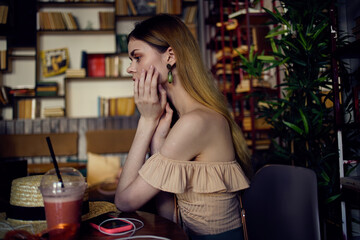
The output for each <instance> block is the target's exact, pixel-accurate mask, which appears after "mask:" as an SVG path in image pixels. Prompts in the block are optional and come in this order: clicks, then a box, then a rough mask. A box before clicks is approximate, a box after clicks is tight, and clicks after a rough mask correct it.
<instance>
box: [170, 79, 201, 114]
mask: <svg viewBox="0 0 360 240" xmlns="http://www.w3.org/2000/svg"><path fill="white" fill-rule="evenodd" d="M165 85H166V86H164V87H165V89H166V92H167V96H168V98H169V100H170V101H171V102H172V104H173V105H174V107H175V108H176V111H177V112H178V114H179V116H180V117H181V115H183V114H186V113H187V112H190V111H192V110H194V109H195V108H198V107H199V106H202V105H201V104H200V103H199V102H197V101H196V100H195V99H194V98H192V97H191V96H190V95H189V93H188V92H186V91H185V89H184V87H183V86H182V84H181V81H180V80H179V78H174V82H173V83H171V84H169V83H167V84H165Z"/></svg>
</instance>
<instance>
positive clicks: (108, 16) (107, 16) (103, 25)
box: [99, 12, 115, 30]
mask: <svg viewBox="0 0 360 240" xmlns="http://www.w3.org/2000/svg"><path fill="white" fill-rule="evenodd" d="M99 22H100V29H101V30H112V29H114V24H115V14H114V12H99Z"/></svg>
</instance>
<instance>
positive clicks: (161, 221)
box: [80, 211, 188, 240]
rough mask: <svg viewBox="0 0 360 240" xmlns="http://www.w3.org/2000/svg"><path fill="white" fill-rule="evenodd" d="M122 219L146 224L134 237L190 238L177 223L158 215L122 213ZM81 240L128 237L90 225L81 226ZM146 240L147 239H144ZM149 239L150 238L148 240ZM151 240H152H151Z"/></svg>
mask: <svg viewBox="0 0 360 240" xmlns="http://www.w3.org/2000/svg"><path fill="white" fill-rule="evenodd" d="M119 217H120V218H136V219H138V220H140V221H142V222H143V223H144V227H143V228H141V229H140V230H137V231H136V232H135V234H134V235H133V236H140V235H153V236H158V237H165V238H169V239H172V240H187V239H188V237H187V236H186V234H185V232H184V231H183V230H182V228H181V227H180V226H179V225H177V224H176V223H174V222H172V221H169V220H167V219H165V218H163V217H160V216H158V215H155V214H152V213H148V212H141V211H137V212H134V213H120V214H119ZM134 223H135V225H136V226H139V224H137V223H136V222H134ZM80 235H81V237H80V239H81V240H86V239H89V240H98V239H101V240H107V239H109V240H111V239H117V238H120V237H125V236H128V235H123V236H108V235H105V234H103V233H101V232H99V231H97V230H96V229H94V228H92V227H90V226H89V225H88V224H83V225H82V226H81V233H80ZM144 239H145V238H144ZM147 239H149V238H147ZM150 239H151V238H150Z"/></svg>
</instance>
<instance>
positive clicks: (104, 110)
mask: <svg viewBox="0 0 360 240" xmlns="http://www.w3.org/2000/svg"><path fill="white" fill-rule="evenodd" d="M134 113H135V102H134V98H133V97H115V98H106V97H98V115H99V117H106V116H131V115H133V114H134Z"/></svg>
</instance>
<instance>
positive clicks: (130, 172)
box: [115, 67, 166, 211]
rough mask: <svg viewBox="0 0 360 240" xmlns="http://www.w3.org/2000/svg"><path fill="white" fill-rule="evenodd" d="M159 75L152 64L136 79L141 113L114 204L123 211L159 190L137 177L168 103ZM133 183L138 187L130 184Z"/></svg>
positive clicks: (136, 92) (139, 203) (136, 100)
mask: <svg viewBox="0 0 360 240" xmlns="http://www.w3.org/2000/svg"><path fill="white" fill-rule="evenodd" d="M158 77H159V74H158V72H157V71H156V70H155V69H154V68H153V67H151V68H150V69H149V71H148V72H147V73H146V72H145V71H143V72H142V74H141V77H140V79H136V80H135V84H134V98H135V102H136V105H137V107H138V109H139V112H140V114H141V117H140V120H139V124H138V128H137V130H136V134H135V137H134V140H133V143H132V146H131V148H130V151H129V154H128V157H127V159H126V162H125V164H124V167H123V170H122V173H121V176H120V180H119V184H118V187H117V190H116V195H115V204H116V206H117V207H118V208H119V209H120V210H123V211H132V210H135V209H137V208H139V207H141V206H142V205H143V204H144V203H146V202H147V201H148V200H150V199H151V198H152V197H153V196H155V195H156V193H158V192H159V190H157V189H155V188H153V187H152V186H150V185H149V184H147V183H146V182H145V181H144V180H143V179H141V178H139V177H138V171H139V169H140V168H141V167H142V165H143V164H144V161H145V156H146V153H147V150H148V148H149V146H150V142H151V139H152V137H153V134H154V132H155V130H156V127H157V125H158V123H159V119H160V117H161V115H162V113H163V111H164V108H165V105H166V92H165V90H164V89H162V88H159V92H160V94H158V84H157V81H158ZM131 185H134V186H137V187H136V188H130V186H131Z"/></svg>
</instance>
